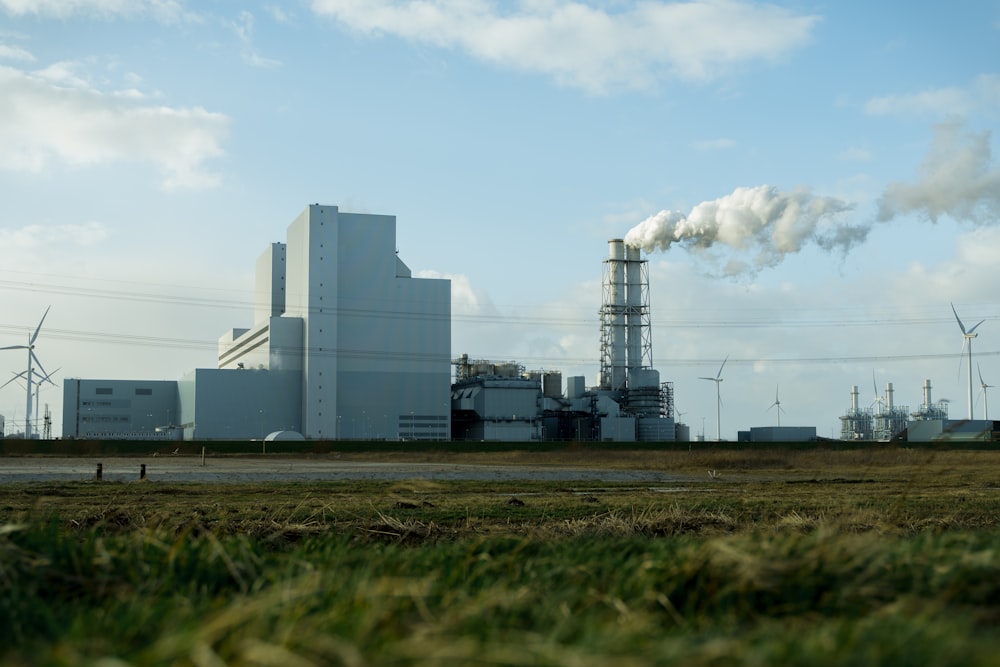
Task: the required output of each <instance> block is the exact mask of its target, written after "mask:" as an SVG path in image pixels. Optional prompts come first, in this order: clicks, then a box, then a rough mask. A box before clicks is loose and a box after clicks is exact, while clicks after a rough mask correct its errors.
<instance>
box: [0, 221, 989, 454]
mask: <svg viewBox="0 0 1000 667" xmlns="http://www.w3.org/2000/svg"><path fill="white" fill-rule="evenodd" d="M953 310H954V307H953ZM649 311H650V309H649V273H648V266H647V262H646V260H644V259H643V258H642V257H641V251H640V249H639V248H638V247H636V246H632V245H628V244H626V242H625V241H624V240H622V239H612V240H611V241H609V253H608V257H607V259H605V260H604V270H603V280H602V300H601V305H600V339H599V352H600V373H599V378H598V383H597V385H596V386H592V387H587V386H586V382H585V379H584V377H582V376H572V377H567V378H565V385H564V383H563V376H562V373H561V372H559V371H554V370H528V369H526V368H525V367H524V366H523V365H521V364H520V363H518V362H516V361H496V360H487V359H470V358H469V356H468V355H467V354H461V355H459V356H457V357H453V356H452V351H451V283H450V281H448V280H443V279H427V278H414V277H413V276H412V274H411V271H410V269H409V268H408V267H407V266H406V264H405V263H404V262H403V260H402V259H401V258H400V257H399V254H398V251H397V250H396V219H395V217H393V216H385V215H368V214H357V213H347V212H342V211H340V210H339V209H338V207H336V206H324V205H320V204H315V205H312V206H309V207H307V208H306V209H305V210H304V211H303V212H302V213H301V214H300V215H299V216H298V217H297V218H295V220H294V221H293V222H292V223H291V224H290V225H289V227H288V230H287V234H286V241H285V242H284V243H273V244H271V245H270V246H269V247H268V248H266V249H265V251H264V252H263V254H262V255H261V256H260V257H259V258H258V260H257V263H256V281H255V307H254V317H253V322H252V324H251V325H250V326H248V327H244V328H234V329H231V330H229V331H227V332H225V333H224V334H223V335H222V336H221V337H220V338H219V342H218V362H217V367H215V368H208V369H195V370H192V371H190V372H188V373H187V374H186V375H184V376H183V377H181V379H179V380H177V381H163V380H114V379H81V378H68V379H66V380H65V381H64V383H63V421H62V437H63V438H82V439H134V440H181V439H184V440H212V439H215V440H245V439H262V440H267V439H314V440H425V441H442V440H467V441H468V440H473V441H517V442H531V441H544V440H579V441H612V442H670V441H689V440H690V439H691V433H690V428H689V427H688V426H687V425H685V424H683V423H680V422H679V421H678V420H677V419H676V418H675V410H674V389H673V384H672V383H671V382H666V381H661V378H660V373H659V371H657V370H656V369H655V368H654V366H653V354H652V342H651V341H652V331H651V323H650V322H651V318H650V312H649ZM46 313H47V311H46ZM44 319H45V317H44V315H43V317H42V320H41V321H40V322H39V324H38V326H37V327H36V328H35V330H34V332H33V334H32V335H30V336H29V338H28V344H27V345H16V346H10V347H7V348H0V349H10V350H13V349H21V350H26V351H27V355H28V370H27V371H25V372H22V373H20V374H16V375H15V377H14V378H12V380H11V381H14V380H19V379H21V380H24V381H25V382H26V385H27V396H26V406H27V410H26V413H27V415H26V418H25V430H24V433H23V434H22V437H27V438H33V437H38V434H36V433H33V429H32V426H31V424H32V419H31V416H32V392H33V391H34V392H37V389H38V385H40V384H41V383H43V382H51V380H50V379H49V374H47V373H45V372H44V369H43V368H42V367H41V363H40V361H39V360H38V358H37V356H36V355H35V352H34V345H35V341H36V339H37V338H38V335H39V331H40V330H41V327H42V323H43V322H44ZM955 319H956V320H958V324H959V327H960V328H961V331H962V335H963V341H964V343H963V344H964V345H966V346H967V347H968V350H969V357H968V364H969V373H970V385H969V401H970V405H969V417H968V419H966V420H961V421H952V420H949V419H948V405H947V403H946V402H943V401H939V402H938V403H933V402H932V400H931V383H930V380H927V381H926V382H925V383H924V403H923V404H922V405H921V407H920V408H919V409H918V410H917V411H915V412H913V413H910V412H909V408H908V407H906V406H901V405H896V404H895V403H894V400H893V386H892V383H888V384H887V385H886V388H885V393H884V394H883V395H880V394H879V393H878V389H877V386H876V387H875V398H874V400H873V402H872V403H871V405H869V406H867V407H862V406H861V401H860V397H859V392H858V387H857V386H856V385H855V386H854V387H853V388H852V390H851V407H850V408H849V409H848V410H847V412H846V413H845V414H844V415H843V416H841V417H840V420H841V434H840V438H841V439H842V440H848V441H891V440H896V439H902V438H908V439H910V440H924V441H927V440H937V439H941V438H961V439H976V440H984V439H992V437H993V432H994V431H995V425H994V423H993V422H991V421H988V410H987V419H986V420H981V421H977V420H973V419H972V416H973V415H972V380H971V372H972V370H971V369H972V356H971V340H972V338H974V337H975V336H976V333H975V329H976V328H977V327H978V326H979V324H982V323H981V322H980V323H979V324H976V325H975V326H974V327H971V328H969V329H966V327H965V326H964V324H963V323H962V321H961V320H960V319H959V318H958V313H957V312H955ZM964 352H965V348H963V353H964ZM727 360H728V357H727ZM725 364H726V361H723V362H722V365H721V366H720V367H719V370H718V373H717V374H716V375H715V376H713V377H704V378H702V379H704V380H709V381H712V382H714V383H715V386H716V420H717V424H716V429H717V431H716V437H717V438H719V439H721V435H722V415H721V405H722V402H721V396H720V393H719V391H720V384H721V383H722V381H723V378H722V373H723V369H724V368H725ZM33 369H37V373H36V371H35V370H33ZM36 375H37V377H36ZM980 380H981V385H982V387H983V391H984V393H985V390H986V388H988V387H990V386H991V385H987V384H986V383H985V382H982V375H981V374H980ZM9 382H10V381H9ZM873 382H874V377H873ZM771 408H775V409H776V411H777V420H778V425H777V426H773V427H755V428H751V429H750V430H749V431H740V432H739V435H738V440H739V441H741V442H749V443H753V442H779V441H786V442H803V441H809V440H816V439H817V437H816V428H815V427H814V426H781V412H782V408H781V402H780V399H779V397H778V392H777V390H776V391H775V402H774V403H773V404H772V405H771ZM34 409H35V411H36V412H37V409H38V401H37V399H36V400H35V401H34ZM35 423H38V421H37V414H36V415H35ZM3 424H4V421H3V417H2V416H0V436H2V433H3V428H2V427H3ZM45 424H46V426H45V428H44V429H43V434H42V437H46V438H47V437H51V419H50V417H49V413H48V407H47V406H46V415H45ZM698 439H704V434H702V435H701V436H699V437H698Z"/></svg>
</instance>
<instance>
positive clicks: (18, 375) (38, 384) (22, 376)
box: [0, 368, 60, 439]
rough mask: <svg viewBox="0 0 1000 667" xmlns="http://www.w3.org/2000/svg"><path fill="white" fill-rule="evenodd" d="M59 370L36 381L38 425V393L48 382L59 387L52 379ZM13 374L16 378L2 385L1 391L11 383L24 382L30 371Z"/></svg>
mask: <svg viewBox="0 0 1000 667" xmlns="http://www.w3.org/2000/svg"><path fill="white" fill-rule="evenodd" d="M59 370H60V369H58V368H57V369H55V370H54V371H52V372H51V373H47V374H44V375H42V376H41V378H40V379H38V380H35V381H34V384H35V424H36V425H37V424H38V408H39V405H40V401H39V400H38V393H39V392H40V391H41V390H42V385H43V384H45V383H46V382H48V383H49V384H50V385H52V386H53V387H56V386H58V385H56V383H55V382H53V381H52V379H51V378H52V376H53V375H55V374H56V373H58V372H59ZM11 374H12V375H13V376H14V377H12V378H11V379H9V380H7V381H6V382H4V383H3V384H2V385H0V389H3V388H4V387H6V386H7V385H9V384H10V383H11V382H16V381H19V380H24V379H25V378H27V376H28V371H21V372H20V373H13V372H12V373H11ZM46 407H47V406H46ZM44 439H47V438H44Z"/></svg>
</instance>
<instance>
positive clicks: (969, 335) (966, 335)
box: [951, 304, 986, 421]
mask: <svg viewBox="0 0 1000 667" xmlns="http://www.w3.org/2000/svg"><path fill="white" fill-rule="evenodd" d="M951 312H953V313H955V319H956V320H957V321H958V328H959V329H961V330H962V352H965V348H966V347H968V348H969V421H972V400H973V399H972V339H973V338H975V337H976V336H978V335H979V334H977V333H976V329H977V328H978V327H979V325H980V324H982V323H983V322H985V321H986V320H980V321H979V323H978V324H976V326H974V327H970V328H969V329H966V328H965V325H964V324H962V319H961V318H960V317H959V316H958V311H957V310H955V304H951ZM959 354H961V352H960V353H959Z"/></svg>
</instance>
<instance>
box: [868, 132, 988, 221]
mask: <svg viewBox="0 0 1000 667" xmlns="http://www.w3.org/2000/svg"><path fill="white" fill-rule="evenodd" d="M962 129H963V128H962V124H961V123H947V124H944V125H939V126H938V127H937V128H935V133H934V141H933V142H932V143H931V148H930V150H929V151H928V153H927V157H926V158H924V162H923V164H922V165H921V166H920V171H919V179H918V180H917V182H915V183H900V182H896V183H890V184H889V186H888V187H886V189H885V192H884V193H883V195H882V199H881V201H880V202H879V211H878V219H879V220H881V221H886V220H890V219H892V218H894V217H896V216H898V215H902V214H906V213H913V212H916V213H923V214H925V215H926V216H927V217H928V218H930V220H932V221H933V222H937V220H938V218H939V217H941V216H949V217H951V218H953V219H955V220H959V221H965V222H973V223H976V224H983V223H987V222H996V221H997V220H998V219H1000V168H996V167H993V165H992V159H991V153H990V133H989V132H988V131H987V132H982V133H978V134H963V132H962Z"/></svg>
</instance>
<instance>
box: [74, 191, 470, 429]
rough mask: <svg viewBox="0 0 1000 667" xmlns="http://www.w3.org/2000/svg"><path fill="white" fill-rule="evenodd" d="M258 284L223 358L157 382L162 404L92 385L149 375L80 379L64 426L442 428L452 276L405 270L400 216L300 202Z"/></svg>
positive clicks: (446, 419)
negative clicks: (108, 393)
mask: <svg viewBox="0 0 1000 667" xmlns="http://www.w3.org/2000/svg"><path fill="white" fill-rule="evenodd" d="M255 288H256V290H255V303H254V310H253V314H254V322H253V324H252V325H251V326H249V327H239V328H234V329H232V330H230V331H227V332H226V333H225V334H223V335H222V336H221V337H220V338H219V348H218V349H219V353H218V368H214V369H197V370H194V371H192V372H190V373H188V374H187V375H185V376H184V377H183V378H182V379H181V380H180V381H179V382H166V383H164V384H163V387H162V390H157V396H159V395H160V394H161V393H162V394H163V399H162V401H161V402H160V403H158V404H156V405H146V404H143V403H142V402H139V401H134V400H133V401H130V402H128V403H127V404H126V403H122V402H108V401H104V402H102V403H99V404H98V403H95V402H94V399H92V397H90V395H89V394H87V392H88V391H90V390H91V388H93V389H94V391H97V390H98V389H105V388H109V387H110V388H111V389H112V391H114V392H117V393H118V394H123V393H127V391H128V389H129V388H130V387H131V386H132V385H131V384H129V383H137V384H142V385H143V386H147V385H150V383H149V382H140V381H126V380H77V381H75V382H76V383H77V384H76V390H75V391H74V390H73V389H68V390H67V392H66V398H65V400H64V404H63V424H64V426H63V436H64V437H74V438H77V437H123V438H125V437H164V436H162V433H164V432H167V433H170V434H172V435H173V434H182V435H183V437H185V438H198V439H229V438H232V439H237V438H238V439H246V438H262V437H265V436H267V435H268V434H270V433H272V432H274V431H297V432H299V433H302V434H303V435H305V436H306V437H309V438H316V439H334V438H364V439H385V440H395V439H400V438H413V439H433V440H443V439H448V438H449V437H450V432H451V410H450V407H451V406H450V402H451V400H450V391H451V386H450V385H451V372H450V365H451V361H450V357H451V283H450V281H448V280H443V279H423V278H414V277H413V276H412V273H411V271H410V269H409V268H408V267H407V266H406V264H405V263H404V262H403V261H402V259H400V257H399V255H398V254H397V250H396V219H395V217H393V216H386V215H363V214H354V213H344V212H341V211H340V210H339V209H338V208H337V207H336V206H323V205H319V204H316V205H312V206H309V207H307V208H306V210H305V211H303V212H302V214H301V215H299V216H298V217H297V218H296V219H295V220H294V221H293V222H292V223H291V225H290V226H289V227H288V232H287V238H286V242H285V243H273V244H271V245H270V246H269V247H268V248H267V249H266V250H265V251H264V253H263V254H262V255H261V256H260V257H259V258H258V260H257V264H256V278H255ZM168 395H169V397H168ZM115 400H116V401H117V400H118V399H117V398H116V399H115ZM95 408H100V409H101V411H100V412H88V410H90V411H93V410H94V409H95ZM98 425H100V428H98ZM157 426H159V427H160V430H157ZM164 427H166V430H164Z"/></svg>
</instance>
